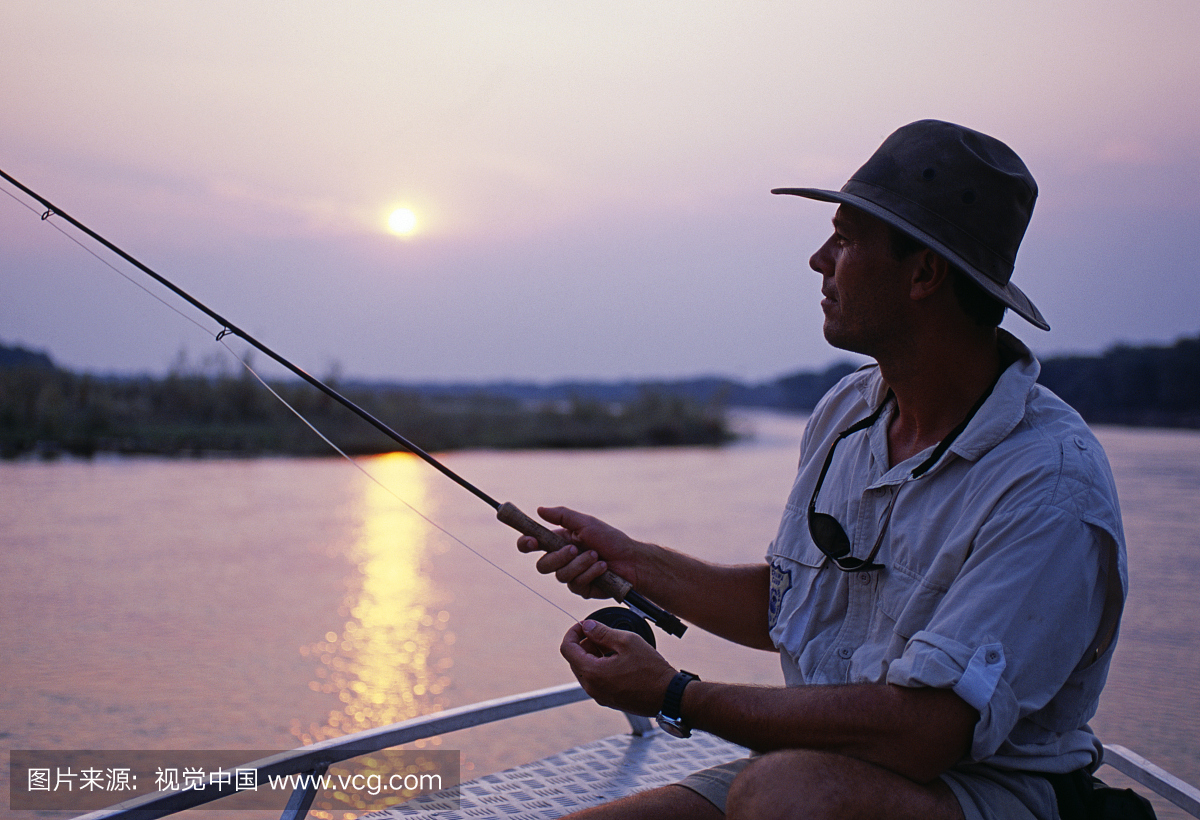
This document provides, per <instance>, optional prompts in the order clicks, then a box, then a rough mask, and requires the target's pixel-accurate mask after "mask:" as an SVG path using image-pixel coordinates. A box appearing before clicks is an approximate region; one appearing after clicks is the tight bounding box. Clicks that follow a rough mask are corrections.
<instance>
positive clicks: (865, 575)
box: [858, 572, 871, 584]
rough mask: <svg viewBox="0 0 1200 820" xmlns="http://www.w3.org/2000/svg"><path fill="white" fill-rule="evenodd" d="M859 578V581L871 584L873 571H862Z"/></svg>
mask: <svg viewBox="0 0 1200 820" xmlns="http://www.w3.org/2000/svg"><path fill="white" fill-rule="evenodd" d="M858 580H859V582H861V583H863V584H869V583H871V573H869V572H860V573H859V574H858Z"/></svg>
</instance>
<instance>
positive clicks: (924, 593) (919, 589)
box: [878, 566, 947, 641]
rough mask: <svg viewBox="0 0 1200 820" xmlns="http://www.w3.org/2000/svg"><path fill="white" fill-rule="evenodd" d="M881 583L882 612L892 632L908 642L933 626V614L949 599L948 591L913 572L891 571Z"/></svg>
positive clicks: (880, 600) (895, 568)
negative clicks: (930, 625)
mask: <svg viewBox="0 0 1200 820" xmlns="http://www.w3.org/2000/svg"><path fill="white" fill-rule="evenodd" d="M884 572H886V573H887V575H886V576H885V577H884V578H883V579H881V580H882V583H881V584H880V590H879V599H878V601H879V602H878V609H879V612H880V613H881V615H882V617H883V618H884V623H885V624H889V625H890V628H891V631H892V632H893V633H894V634H895V635H897V636H899V637H900V638H902V639H903V640H904V641H908V639H909V638H911V637H912V636H913V635H915V634H917V633H918V632H920V631H921V630H922V629H925V628H926V627H927V626H929V622H930V621H932V620H933V613H934V612H935V611H936V610H937V608H938V606H939V605H940V604H941V602H942V599H943V598H944V597H946V591H947V590H946V589H945V588H944V587H941V586H938V585H936V584H932V583H930V582H929V581H928V580H926V579H925V578H922V577H921V576H920V575H917V574H915V573H913V572H911V571H910V570H906V569H903V568H900V567H897V566H892V567H889V568H888V569H885V570H884Z"/></svg>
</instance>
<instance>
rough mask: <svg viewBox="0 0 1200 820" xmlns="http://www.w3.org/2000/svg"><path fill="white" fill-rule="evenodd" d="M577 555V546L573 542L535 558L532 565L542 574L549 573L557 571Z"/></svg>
mask: <svg viewBox="0 0 1200 820" xmlns="http://www.w3.org/2000/svg"><path fill="white" fill-rule="evenodd" d="M578 557H579V547H577V546H575V545H574V544H567V545H566V546H565V547H563V548H562V549H558V550H554V552H548V553H546V554H545V555H543V556H541V557H540V558H538V559H537V563H536V564H534V566H536V567H537V571H538V572H540V573H542V575H549V574H550V573H552V572H558V571H559V570H560V569H562V568H563V567H565V566H567V565H568V564H570V563H571V562H572V561H574V560H575V559H576V558H578Z"/></svg>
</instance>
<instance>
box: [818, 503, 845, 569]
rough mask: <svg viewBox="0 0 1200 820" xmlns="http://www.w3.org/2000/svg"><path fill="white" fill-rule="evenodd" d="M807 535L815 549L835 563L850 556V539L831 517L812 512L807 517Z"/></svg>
mask: <svg viewBox="0 0 1200 820" xmlns="http://www.w3.org/2000/svg"><path fill="white" fill-rule="evenodd" d="M808 534H809V535H811V536H812V540H813V543H814V544H816V545H817V549H819V550H821V552H823V553H825V554H826V555H828V556H829V557H830V558H832V559H834V560H835V561H836V560H838V559H839V558H845V557H846V556H847V555H849V554H850V538H849V536H847V535H846V531H845V530H844V529H842V525H841V524H839V523H838V520H837V519H836V518H834V517H833V516H832V515H828V514H827V513H820V512H814V513H811V514H810V515H809V516H808Z"/></svg>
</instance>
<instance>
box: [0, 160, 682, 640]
mask: <svg viewBox="0 0 1200 820" xmlns="http://www.w3.org/2000/svg"><path fill="white" fill-rule="evenodd" d="M0 177H3V178H4V179H5V180H6V181H7V182H8V183H9V184H10V185H12V186H14V187H15V188H17V189H18V190H20V191H21V192H22V193H24V194H25V195H26V196H28V197H30V198H32V199H34V200H36V201H37V202H38V203H39V204H41V206H42V207H44V208H45V209H46V210H45V212H44V213H43V214H42V219H43V220H46V219H49V218H51V217H54V216H57V217H60V218H61V219H63V220H64V221H66V222H67V223H69V224H70V225H72V226H73V227H75V228H76V229H77V230H79V231H82V232H83V233H84V234H86V235H87V236H89V237H91V238H92V239H93V240H95V241H96V242H99V243H100V244H101V245H103V246H104V247H106V248H108V249H109V250H110V251H112V252H113V253H115V254H116V255H117V256H119V257H121V258H122V259H124V260H125V261H126V262H128V263H129V264H131V265H133V266H134V267H136V268H137V269H138V270H140V271H142V273H145V274H146V275H147V276H149V277H150V278H152V279H153V280H154V281H156V282H158V283H159V284H160V285H162V286H163V287H165V288H167V289H168V290H170V291H171V292H172V293H174V294H175V295H176V296H179V297H180V298H181V299H183V300H184V301H185V302H187V303H188V304H190V305H191V306H192V307H194V308H196V309H197V310H199V311H200V312H202V313H203V314H205V315H206V316H208V317H209V318H211V319H212V320H213V321H215V322H217V323H218V324H219V325H220V326H221V331H220V333H218V334H217V341H221V340H223V339H224V338H225V337H226V336H231V335H232V336H237V337H239V338H241V339H242V340H243V341H244V342H246V343H247V344H249V345H250V346H252V347H253V348H255V349H256V350H258V351H259V352H261V353H263V354H264V355H266V356H268V357H270V358H271V359H273V360H274V361H276V362H278V363H279V364H281V365H283V366H284V367H285V368H287V369H288V370H289V371H291V372H292V373H294V374H295V375H297V376H299V377H300V378H301V379H303V380H304V381H306V382H308V383H309V384H310V385H312V386H313V387H315V388H317V389H318V390H320V391H321V392H322V393H324V394H325V395H327V396H329V397H330V398H331V399H333V400H335V401H337V402H338V403H339V404H341V405H342V406H343V407H345V408H346V409H348V410H350V411H351V412H352V413H354V414H356V415H357V416H359V417H360V418H362V419H363V420H364V421H366V422H367V423H368V424H370V425H371V426H373V427H374V428H375V429H377V430H379V431H380V432H381V433H383V434H384V435H386V436H387V437H388V438H390V439H392V441H394V442H396V443H397V444H399V445H400V446H401V447H403V448H404V449H405V450H407V451H409V452H410V453H412V454H413V455H415V456H417V457H418V458H420V459H421V460H422V461H424V462H426V463H427V464H429V465H430V466H431V467H433V468H434V469H436V470H437V471H438V472H440V473H442V475H444V476H446V477H447V478H449V479H450V480H451V481H453V482H454V483H456V484H458V485H459V486H460V487H462V488H463V489H465V490H467V491H468V492H470V493H471V494H472V495H474V496H476V497H477V498H479V499H480V500H481V501H483V502H484V503H485V504H487V505H488V506H490V507H491V508H492V509H494V510H495V511H496V518H497V519H499V520H500V521H501V522H503V523H504V524H507V525H508V526H510V527H512V528H513V529H514V530H516V531H517V532H519V533H521V534H522V535H529V536H532V537H533V538H535V539H536V540H537V542H538V545H539V546H540V547H541V549H542V550H543V551H545V552H553V551H555V550H558V549H561V548H562V547H565V546H567V544H568V543H570V542H569V541H567V539H566V538H564V537H563V536H562V535H560V534H559V533H557V532H554V531H553V530H550V529H547V528H546V527H544V526H542V525H541V524H539V523H538V522H537V521H534V520H533V519H532V518H530V517H529V516H528V515H526V514H525V513H524V512H522V511H521V510H520V509H518V508H517V506H516V505H514V504H512V503H510V502H507V501H506V502H504V503H501V502H499V501H497V500H496V499H494V498H492V497H491V496H490V495H488V494H487V493H485V492H484V491H483V490H481V489H479V487H476V486H475V485H474V484H472V483H471V482H469V481H467V480H466V479H465V478H463V477H462V476H460V475H459V474H458V473H456V472H454V471H453V470H451V469H450V468H449V467H447V466H446V465H445V464H443V463H442V462H440V461H438V460H437V459H436V458H434V457H433V456H432V455H430V454H429V453H427V452H425V450H423V449H422V448H420V447H418V446H417V445H416V444H414V443H413V442H411V441H409V440H408V439H407V438H405V437H404V436H402V435H400V434H399V433H398V432H396V431H395V430H393V429H392V428H391V427H390V426H388V425H387V424H385V423H384V422H382V421H380V420H379V419H378V418H376V417H375V416H374V415H372V414H371V413H369V412H367V411H366V410H364V409H363V408H362V407H360V406H359V405H358V404H356V403H354V402H353V401H351V400H350V399H348V398H346V397H345V396H343V395H342V394H341V393H339V392H338V391H336V390H334V389H333V388H332V387H330V386H329V385H327V384H325V382H323V381H321V380H320V379H318V378H316V377H315V376H312V375H311V374H309V373H308V372H306V371H305V370H303V369H302V368H300V367H298V366H297V365H295V364H293V363H292V362H291V361H289V360H288V359H286V358H284V357H283V356H281V355H280V354H278V353H276V352H275V351H274V350H272V349H271V348H269V347H267V346H266V345H265V344H263V343H262V342H260V341H258V340H257V339H255V338H254V337H253V336H251V335H250V334H249V333H247V332H246V331H244V330H242V329H241V328H240V327H238V326H237V325H235V324H233V323H232V322H230V321H229V320H228V319H226V318H225V317H224V316H222V315H221V314H219V313H217V312H216V311H214V310H212V309H211V308H210V307H208V306H207V305H205V304H204V303H203V302H201V301H200V300H199V299H196V298H195V297H194V296H192V295H191V294H189V293H187V292H186V291H184V290H183V289H182V288H180V287H179V286H178V285H176V284H175V283H173V282H171V281H170V280H168V279H167V278H166V277H164V276H162V275H161V274H159V273H157V272H155V271H154V270H152V269H151V268H150V267H149V266H147V265H145V264H143V263H142V262H141V261H139V260H138V259H136V258H134V257H133V256H131V255H130V254H129V253H127V252H125V251H124V250H123V249H121V248H120V247H118V246H117V245H115V244H114V243H112V242H110V241H109V240H108V239H106V238H104V237H103V236H101V235H100V234H98V233H96V232H95V231H93V230H92V229H91V228H89V227H88V226H87V225H84V224H83V223H82V222H80V221H79V220H78V219H75V218H74V217H73V216H71V215H70V214H68V213H67V212H66V211H64V210H62V209H61V208H59V207H58V206H57V205H55V204H54V203H52V202H50V201H49V200H47V199H46V198H45V197H43V196H42V195H41V194H39V193H37V192H36V191H34V190H32V189H30V188H28V187H26V186H25V185H23V184H22V183H20V182H19V181H17V180H16V179H14V178H13V177H11V176H10V175H9V174H7V173H5V172H4V171H3V170H2V169H0ZM593 583H594V584H595V586H596V587H597V588H598V589H599V590H600V591H601V592H602V593H604V594H605V595H608V596H610V597H612V598H614V599H615V600H616V601H617V602H618V603H623V604H625V605H626V606H628V607H629V608H630V610H633V612H632V613H631V612H629V611H628V610H623V609H620V608H619V607H607V608H605V609H601V610H599V611H597V612H595V613H593V614H592V615H591V616H589V617H591V618H593V619H595V620H600V621H603V622H606V623H608V624H609V625H610V626H615V627H617V628H620V629H626V630H628V631H633V632H637V633H638V634H640V635H642V637H644V638H645V637H647V636H649V640H648V643H651V644H653V642H654V638H653V633H652V632H650V630H649V629H648V628H645V622H644V621H640V619H637V621H638V622H634V619H632V618H630V616H631V615H633V614H636V615H638V616H641V617H643V618H647V619H649V620H651V621H653V622H654V624H655V625H657V626H658V627H659V628H660V629H662V630H663V631H664V632H666V633H667V634H668V635H674V636H676V637H683V633H684V631H685V630H686V629H687V626H686V625H685V624H684V623H683V622H682V621H680V620H679V618H677V617H675V616H674V615H672V614H671V613H670V612H667V611H666V610H665V609H663V608H662V607H660V606H658V605H657V604H654V603H652V602H651V601H649V600H648V599H647V598H646V597H645V596H643V595H642V594H641V593H639V592H637V591H636V590H635V589H634V588H633V584H631V583H629V582H628V581H626V580H625V579H624V578H622V577H621V576H620V575H617V574H616V573H615V572H613V571H612V570H606V571H605V573H604V574H603V575H602V576H601V577H600V578H598V579H597V580H596V581H594V582H593ZM639 626H640V627H641V628H639Z"/></svg>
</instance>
